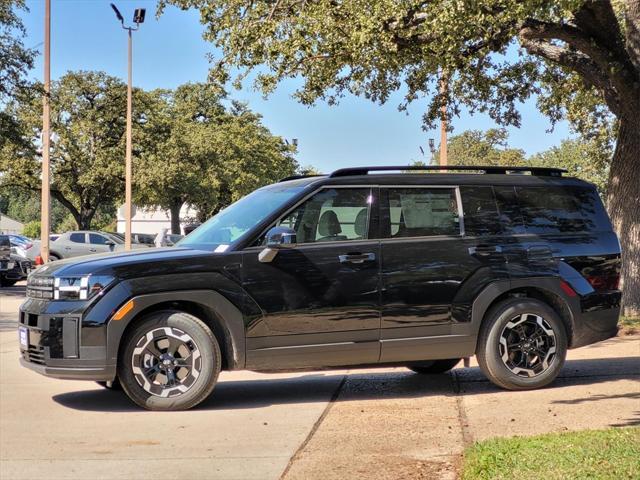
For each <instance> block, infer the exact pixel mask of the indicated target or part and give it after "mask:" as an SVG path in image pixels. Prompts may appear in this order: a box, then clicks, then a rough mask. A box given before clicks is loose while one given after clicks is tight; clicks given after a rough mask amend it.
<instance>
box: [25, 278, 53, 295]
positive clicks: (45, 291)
mask: <svg viewBox="0 0 640 480" xmlns="http://www.w3.org/2000/svg"><path fill="white" fill-rule="evenodd" d="M27 297H30V298H44V299H48V300H51V299H53V277H41V276H31V277H29V279H28V280H27Z"/></svg>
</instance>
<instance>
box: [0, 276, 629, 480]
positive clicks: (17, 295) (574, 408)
mask: <svg viewBox="0 0 640 480" xmlns="http://www.w3.org/2000/svg"><path fill="white" fill-rule="evenodd" d="M23 291H24V288H23V287H14V288H10V289H3V290H0V478H2V479H3V480H5V479H33V478H47V479H70V478H74V479H75V478H77V479H86V478H115V479H120V478H121V479H149V478H153V479H175V478H177V477H180V478H193V479H208V478H215V479H218V478H220V479H245V478H246V479H278V478H287V479H291V478H296V479H298V478H299V479H308V478H322V479H326V478H336V479H338V478H341V479H342V478H364V477H366V478H376V479H379V478H389V479H392V478H394V479H395V478H455V477H456V468H457V466H458V464H459V461H460V454H461V452H462V450H463V448H464V446H465V445H467V444H469V443H470V442H472V441H474V440H481V439H485V438H490V437H493V436H511V435H530V434H537V433H543V432H547V431H564V430H569V429H585V428H600V427H607V426H626V425H638V424H640V382H639V380H640V337H638V336H629V337H621V338H616V339H612V340H609V341H607V342H602V343H600V344H597V345H594V346H590V347H586V348H583V349H578V350H573V351H571V352H570V354H569V361H568V362H567V365H566V367H565V369H564V371H563V373H562V374H561V377H560V378H559V379H558V380H557V381H556V382H555V383H554V385H553V386H552V387H551V388H546V389H543V390H538V391H531V392H505V391H502V390H499V389H497V388H496V387H494V386H493V385H491V384H490V383H488V382H487V381H486V380H485V379H484V377H483V376H482V374H481V373H480V371H479V369H478V368H477V367H474V366H473V365H474V364H472V368H457V369H456V370H454V371H453V373H452V374H450V375H441V376H420V375H415V374H412V373H410V372H409V371H408V370H406V369H404V368H395V369H377V370H366V371H352V372H349V371H326V372H306V373H286V374H270V375H266V374H257V373H252V372H233V373H228V372H227V373H223V374H222V375H221V378H220V383H219V384H218V386H217V387H216V389H215V391H214V394H213V395H212V396H211V398H210V399H209V400H207V401H206V402H204V403H203V404H202V405H201V406H199V407H198V408H196V409H194V410H191V411H187V412H147V411H142V410H140V409H138V408H136V407H135V406H133V405H132V404H131V403H130V402H129V401H128V400H127V399H126V398H125V397H124V395H123V394H121V393H120V392H112V391H108V390H105V389H102V388H101V387H99V386H98V385H96V384H93V383H91V382H73V381H61V380H53V379H48V378H45V377H42V376H40V375H37V374H35V373H33V372H31V371H29V370H26V369H23V368H21V367H20V366H19V364H18V361H17V358H18V342H17V334H16V324H15V312H16V311H17V308H18V305H19V304H20V302H21V301H22V296H23Z"/></svg>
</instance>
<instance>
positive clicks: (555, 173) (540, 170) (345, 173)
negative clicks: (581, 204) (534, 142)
mask: <svg viewBox="0 0 640 480" xmlns="http://www.w3.org/2000/svg"><path fill="white" fill-rule="evenodd" d="M393 170H401V171H406V170H424V171H442V170H445V171H446V170H453V171H470V172H482V173H485V174H499V175H506V174H508V173H509V172H518V173H521V172H530V173H531V175H539V176H546V177H560V176H562V174H563V173H566V172H567V171H566V170H565V169H564V168H547V167H508V166H501V165H486V166H471V165H425V166H419V165H405V166H384V167H379V166H373V167H351V168H341V169H339V170H336V171H334V172H333V173H331V175H329V177H332V178H335V177H350V176H353V175H366V174H368V173H369V172H387V171H393Z"/></svg>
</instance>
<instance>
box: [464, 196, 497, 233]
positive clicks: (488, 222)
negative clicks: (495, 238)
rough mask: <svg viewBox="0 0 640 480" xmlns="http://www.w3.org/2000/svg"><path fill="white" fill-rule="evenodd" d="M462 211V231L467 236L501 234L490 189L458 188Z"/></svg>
mask: <svg viewBox="0 0 640 480" xmlns="http://www.w3.org/2000/svg"><path fill="white" fill-rule="evenodd" d="M460 195H461V196H462V209H463V211H464V231H465V233H466V234H467V235H472V236H482V235H498V234H500V233H501V228H500V221H499V219H498V208H497V206H496V201H495V199H494V197H493V188H492V187H474V186H469V187H460Z"/></svg>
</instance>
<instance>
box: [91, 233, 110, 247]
mask: <svg viewBox="0 0 640 480" xmlns="http://www.w3.org/2000/svg"><path fill="white" fill-rule="evenodd" d="M89 243H92V244H94V245H104V244H105V243H107V239H106V238H104V237H103V236H102V235H98V234H97V233H90V234H89Z"/></svg>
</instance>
